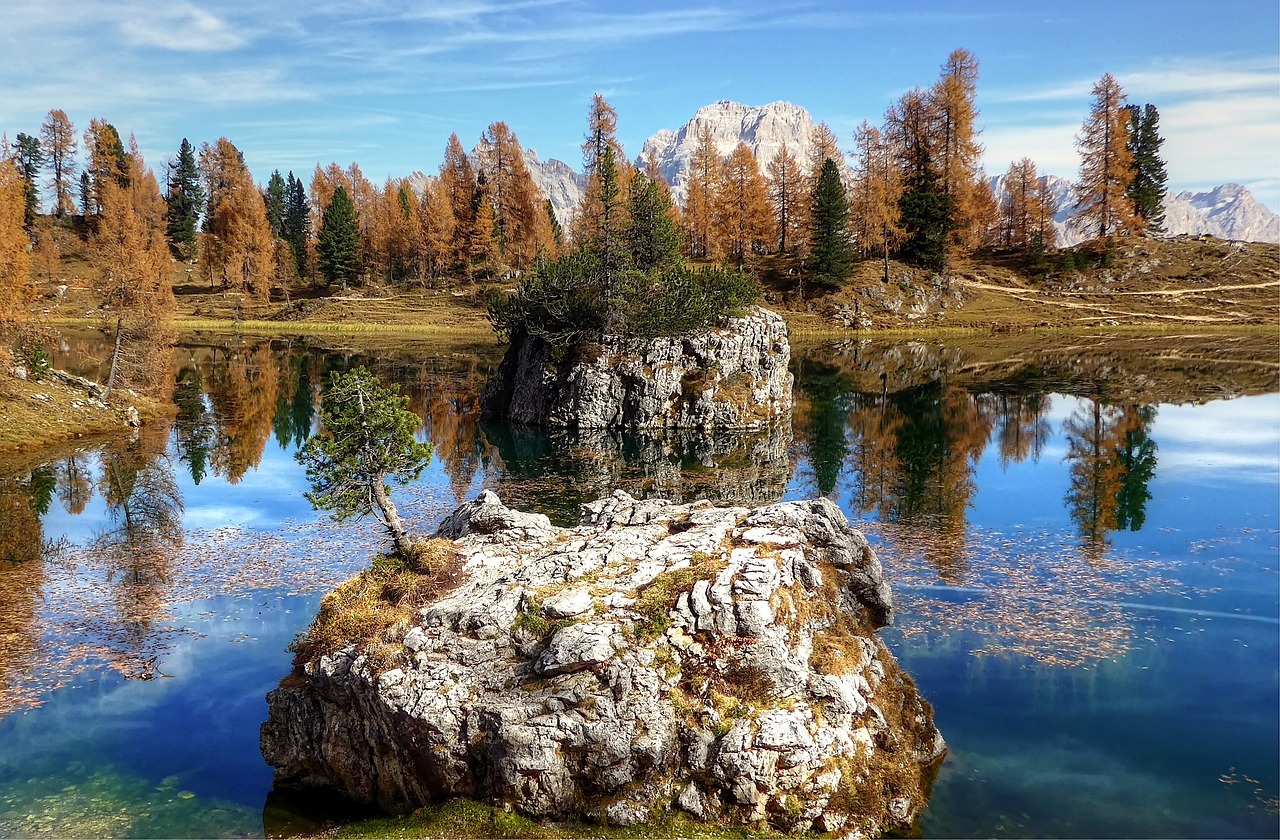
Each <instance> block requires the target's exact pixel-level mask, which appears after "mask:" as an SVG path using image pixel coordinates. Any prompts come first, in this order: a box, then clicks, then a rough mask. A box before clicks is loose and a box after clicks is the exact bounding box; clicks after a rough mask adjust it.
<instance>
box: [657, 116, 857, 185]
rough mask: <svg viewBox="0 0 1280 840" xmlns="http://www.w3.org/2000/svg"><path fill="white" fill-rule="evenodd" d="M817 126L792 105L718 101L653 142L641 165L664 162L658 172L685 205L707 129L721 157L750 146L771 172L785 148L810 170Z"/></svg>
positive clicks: (763, 169)
mask: <svg viewBox="0 0 1280 840" xmlns="http://www.w3.org/2000/svg"><path fill="white" fill-rule="evenodd" d="M816 127H817V125H816V123H814V121H813V118H812V117H810V116H809V112H808V111H806V110H805V109H804V108H801V107H800V106H798V105H792V104H791V103H790V102H773V103H770V104H768V105H761V106H758V107H757V106H750V105H742V104H740V103H737V102H716V103H713V104H711V105H706V106H704V107H702V108H699V109H698V111H697V113H695V114H694V115H693V117H692V119H690V120H689V121H688V122H687V123H685V124H684V125H683V126H681V127H680V129H679V130H678V131H671V130H669V129H664V130H662V131H659V132H657V133H656V134H654V135H653V136H652V137H650V138H649V139H648V140H647V141H645V144H644V148H643V149H642V150H641V151H640V156H639V157H638V158H637V161H638V163H637V165H639V166H641V167H643V165H644V164H643V162H644V161H646V160H648V159H649V156H650V155H652V156H653V157H654V158H655V159H656V160H657V162H658V171H659V172H661V173H662V177H664V178H666V179H667V183H669V184H671V194H672V195H673V196H674V197H675V199H676V202H677V203H679V204H681V205H683V204H684V201H685V199H686V198H687V197H688V192H689V167H690V161H691V160H692V159H693V152H694V149H696V148H697V145H698V136H699V134H701V133H702V131H703V130H704V129H705V130H710V132H711V137H712V139H713V140H714V141H715V144H716V150H717V151H718V152H719V153H720V156H721V157H728V156H729V153H730V152H732V151H733V149H734V147H735V146H737V145H738V143H740V142H741V143H745V144H746V145H747V148H749V149H750V150H751V153H752V155H754V156H755V159H756V162H757V163H758V164H759V165H760V171H761V172H765V171H766V167H767V166H768V165H769V161H771V160H773V158H774V156H775V155H776V154H777V153H778V151H779V150H780V149H781V148H782V146H783V144H786V146H787V148H788V149H789V150H790V152H791V154H793V155H795V156H796V160H797V161H798V162H799V163H800V166H801V167H805V168H807V167H808V165H809V164H808V154H809V149H810V147H811V146H812V143H813V132H814V129H815V128H816ZM839 162H840V163H841V164H843V163H844V161H839Z"/></svg>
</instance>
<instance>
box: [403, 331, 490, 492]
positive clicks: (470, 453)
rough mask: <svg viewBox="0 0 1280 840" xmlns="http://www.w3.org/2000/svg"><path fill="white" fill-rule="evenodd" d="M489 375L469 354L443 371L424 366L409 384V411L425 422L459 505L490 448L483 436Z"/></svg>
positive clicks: (433, 366) (416, 371) (414, 373)
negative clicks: (482, 401)
mask: <svg viewBox="0 0 1280 840" xmlns="http://www.w3.org/2000/svg"><path fill="white" fill-rule="evenodd" d="M487 375H488V368H487V366H485V365H483V364H481V363H480V360H478V359H476V358H475V357H465V356H464V357H462V358H459V359H452V360H450V363H449V364H448V366H447V367H445V368H444V369H442V368H441V366H440V365H428V364H423V365H420V366H419V367H418V368H417V369H416V370H415V371H413V377H412V379H411V380H410V381H409V382H408V383H407V390H408V393H409V408H410V409H411V410H413V411H414V412H416V413H417V414H418V415H419V416H420V417H422V418H423V426H424V428H425V429H426V431H427V438H428V439H429V440H430V441H431V444H432V446H433V447H434V448H435V452H434V456H433V457H434V458H435V459H436V460H437V461H439V462H440V463H441V464H442V465H443V467H444V472H445V475H447V476H448V477H449V487H450V489H451V490H452V491H453V495H454V498H455V499H456V500H457V501H459V502H461V501H462V500H463V499H465V498H466V497H467V496H468V495H469V492H470V489H471V483H472V481H473V480H474V479H475V475H476V472H477V471H478V470H479V469H480V467H481V466H483V465H484V464H485V463H486V462H487V461H488V455H489V453H488V450H489V444H488V441H487V440H486V439H485V436H484V435H483V434H481V432H480V390H481V388H482V386H483V384H484V380H485V378H486V377H487Z"/></svg>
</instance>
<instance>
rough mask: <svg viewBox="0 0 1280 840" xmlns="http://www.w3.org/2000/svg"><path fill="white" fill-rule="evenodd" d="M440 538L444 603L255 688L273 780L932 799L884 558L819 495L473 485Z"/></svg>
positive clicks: (883, 814) (903, 811)
mask: <svg viewBox="0 0 1280 840" xmlns="http://www.w3.org/2000/svg"><path fill="white" fill-rule="evenodd" d="M438 535H439V536H442V537H445V538H449V539H452V540H455V546H456V549H457V551H458V552H459V555H460V561H461V562H462V563H463V572H462V573H461V576H462V582H461V584H460V585H459V586H458V587H457V588H456V589H454V590H453V591H452V592H451V594H448V595H446V596H444V597H443V598H441V599H440V600H438V601H437V602H435V603H433V604H430V605H429V606H426V607H424V608H422V609H420V610H418V611H417V613H416V617H415V619H414V621H412V622H411V623H406V624H401V625H399V626H397V627H393V628H392V629H391V630H390V631H388V633H386V634H381V635H380V638H378V639H370V640H358V641H355V642H353V643H352V644H351V645H349V646H347V647H346V648H344V649H342V650H339V651H337V652H336V653H332V654H327V655H323V656H320V657H318V658H316V659H314V660H312V661H308V662H305V663H303V664H302V665H300V667H299V668H298V669H297V670H296V672H295V673H294V674H293V675H292V676H290V677H289V678H287V679H286V680H285V681H284V682H283V683H282V684H281V685H280V687H279V688H277V689H276V690H275V691H273V692H272V693H271V694H270V695H269V696H268V706H269V708H270V719H269V720H268V721H267V722H266V723H265V724H264V725H263V727H262V751H263V754H264V756H265V757H266V759H267V761H268V762H269V763H270V764H271V765H272V766H273V767H274V768H275V777H276V781H277V784H278V785H280V786H300V787H312V788H317V787H318V788H332V789H336V790H338V791H340V792H341V793H343V794H344V795H346V796H348V797H350V798H352V799H354V800H356V801H359V802H362V803H367V804H374V805H377V806H378V807H380V808H382V809H385V810H388V811H393V812H404V811H408V810H411V809H413V808H416V807H419V806H421V805H423V804H426V803H431V802H434V801H439V800H441V799H444V798H448V797H455V796H465V797H471V798H474V799H478V800H481V801H486V802H490V803H493V804H497V805H502V806H506V807H511V808H514V809H516V810H518V811H520V812H522V813H524V814H527V815H531V816H535V817H549V818H565V817H579V818H581V817H586V818H590V819H595V820H598V821H602V822H606V821H607V822H609V823H611V824H634V823H639V822H643V821H647V820H650V819H652V818H654V817H656V816H658V815H659V814H661V813H662V812H663V811H666V810H668V809H679V810H680V811H683V812H686V813H687V814H689V815H691V816H692V817H694V818H696V819H700V820H706V821H716V822H719V823H723V824H742V825H756V826H763V825H768V826H772V827H773V828H775V829H781V830H785V831H795V832H800V831H807V830H818V831H837V830H839V831H843V832H848V833H851V834H856V833H858V832H862V833H865V834H868V835H871V834H879V833H883V832H885V831H889V830H892V829H895V828H904V827H906V826H907V825H908V824H909V823H910V822H911V821H912V820H913V819H914V817H915V816H916V814H917V813H918V811H919V809H920V808H921V806H922V805H923V804H924V801H925V799H926V797H927V790H928V785H929V779H930V776H931V769H930V768H931V767H933V766H935V764H936V761H937V759H938V758H939V757H940V756H941V754H942V753H943V751H944V749H945V747H944V745H943V743H942V740H941V737H940V736H939V735H938V732H937V730H936V729H935V728H934V725H933V721H932V710H931V708H930V707H929V705H928V703H926V702H925V701H924V700H923V699H921V697H920V696H919V694H918V693H917V691H916V688H915V685H914V684H913V683H912V681H911V679H910V678H909V677H908V676H906V675H905V674H904V673H903V672H902V671H901V670H900V669H899V667H898V666H897V664H896V662H895V661H894V659H893V656H892V655H891V654H890V653H889V651H888V649H887V648H886V647H885V646H884V644H883V642H881V641H880V640H879V639H878V638H877V637H876V635H875V634H874V630H875V628H878V627H881V626H883V625H884V624H886V623H887V622H888V621H889V620H890V619H891V618H892V614H893V605H892V598H891V596H890V593H889V588H888V586H887V585H886V583H885V581H884V580H883V579H882V577H881V570H880V564H879V562H878V561H877V559H876V557H875V554H874V553H873V552H872V550H871V549H870V547H869V546H868V545H867V543H866V541H865V540H864V539H863V538H862V536H861V535H860V534H859V533H858V532H857V531H855V530H853V529H852V528H850V527H849V525H848V523H847V522H846V521H845V518H844V516H843V515H842V514H841V513H840V511H839V509H838V508H836V506H835V505H833V504H832V503H831V502H830V501H828V500H826V499H817V500H814V501H803V502H786V503H781V504H774V505H769V506H765V507H759V508H755V509H748V508H745V507H714V506H712V505H710V504H709V503H707V502H697V503H693V504H684V505H677V504H673V503H669V502H662V501H637V500H635V499H633V498H632V497H631V496H629V495H627V494H626V493H623V492H617V493H615V494H614V495H612V496H610V497H607V498H604V499H601V500H598V501H596V502H593V503H591V504H587V505H583V507H582V516H581V520H580V523H579V525H577V526H576V527H574V528H557V527H554V526H552V525H551V524H550V523H549V522H548V520H547V519H546V517H545V516H542V515H538V514H528V513H522V512H519V511H516V510H512V509H511V508H508V507H506V506H505V505H503V504H502V503H501V501H500V500H499V499H498V497H497V496H496V495H494V494H493V493H492V492H489V491H486V492H485V493H483V494H482V495H481V496H480V497H479V498H477V499H475V500H473V501H471V502H468V503H466V504H464V505H463V506H461V507H460V508H458V510H457V511H455V512H454V513H453V514H452V515H451V516H449V517H448V518H447V519H446V520H445V522H444V523H443V524H442V525H441V526H440V530H439V534H438ZM388 648H391V649H393V653H391V654H388V652H387V651H388ZM375 651H376V655H375ZM375 663H378V664H376V665H375Z"/></svg>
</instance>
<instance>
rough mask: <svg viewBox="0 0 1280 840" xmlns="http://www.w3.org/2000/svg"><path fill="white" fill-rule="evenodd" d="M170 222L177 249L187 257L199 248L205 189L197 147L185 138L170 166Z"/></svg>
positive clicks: (174, 247)
mask: <svg viewBox="0 0 1280 840" xmlns="http://www.w3.org/2000/svg"><path fill="white" fill-rule="evenodd" d="M165 201H166V202H167V203H168V206H169V222H168V228H167V230H166V231H165V233H166V234H167V235H168V237H169V242H170V243H171V247H172V248H173V250H174V253H175V254H176V255H177V256H179V257H182V258H184V259H187V258H190V257H191V256H193V255H194V254H195V251H196V233H197V231H198V230H199V223H200V212H201V210H202V209H203V207H204V190H202V189H201V188H200V172H199V170H198V169H197V168H196V150H195V149H194V148H193V147H192V145H191V144H190V143H188V142H187V139H186V138H185V137H184V138H182V145H181V146H180V147H178V159H177V160H176V161H174V163H173V165H172V166H171V167H170V169H169V185H168V197H167V198H166V199H165Z"/></svg>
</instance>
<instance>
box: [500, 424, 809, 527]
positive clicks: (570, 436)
mask: <svg viewBox="0 0 1280 840" xmlns="http://www.w3.org/2000/svg"><path fill="white" fill-rule="evenodd" d="M483 431H484V434H485V436H486V438H487V440H488V441H489V442H490V443H491V444H492V445H493V447H494V449H495V450H496V451H495V453H494V455H495V457H494V467H495V473H496V474H495V475H494V476H493V477H492V478H491V482H492V484H493V486H494V489H495V490H496V491H497V492H498V494H499V495H500V496H502V498H503V499H504V500H507V502H508V503H509V504H516V505H517V506H519V505H526V506H529V507H531V508H533V509H537V510H541V511H542V512H544V513H546V514H548V515H549V516H551V518H552V519H553V520H555V521H557V522H575V521H577V517H578V505H579V504H581V503H583V502H588V501H591V500H593V499H597V498H600V497H601V496H603V495H607V494H609V493H611V492H613V491H614V490H615V489H622V490H626V491H627V492H628V493H630V494H632V495H633V496H637V497H640V498H650V497H657V498H664V499H672V500H676V501H687V500H691V499H697V498H706V499H710V500H712V501H720V502H734V503H740V504H761V503H766V502H774V501H777V500H778V499H780V498H782V495H783V494H784V493H785V492H786V486H787V482H788V480H789V479H790V477H791V471H792V466H791V461H790V457H789V455H788V450H789V448H790V445H791V441H792V433H791V428H790V426H789V425H788V424H779V425H777V426H774V427H773V428H771V429H768V430H762V431H758V432H750V433H738V432H732V433H728V432H726V433H709V432H701V431H696V430H674V431H668V432H666V433H662V434H652V435H650V434H636V435H623V434H620V433H617V432H613V431H607V430H603V429H579V430H566V429H537V428H533V427H528V426H508V425H504V424H486V425H485V426H484V429H483Z"/></svg>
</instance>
